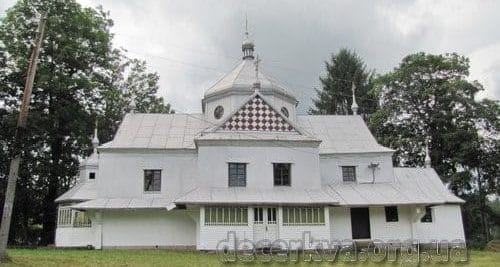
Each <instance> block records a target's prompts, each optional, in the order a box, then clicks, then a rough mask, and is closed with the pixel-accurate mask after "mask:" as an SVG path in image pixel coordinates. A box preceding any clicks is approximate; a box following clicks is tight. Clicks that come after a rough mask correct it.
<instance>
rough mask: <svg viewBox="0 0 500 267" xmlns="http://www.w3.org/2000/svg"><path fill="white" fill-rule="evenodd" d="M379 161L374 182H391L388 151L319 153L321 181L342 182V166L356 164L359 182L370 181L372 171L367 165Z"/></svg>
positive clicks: (392, 178) (326, 182) (390, 163)
mask: <svg viewBox="0 0 500 267" xmlns="http://www.w3.org/2000/svg"><path fill="white" fill-rule="evenodd" d="M370 163H379V164H380V165H379V169H377V170H376V172H375V182H376V183H377V182H393V181H394V179H395V177H394V168H393V166H392V159H391V154H390V153H364V154H361V153H359V154H329V155H320V166H321V182H322V184H331V183H339V182H342V166H356V179H357V181H358V182H359V183H371V182H372V179H373V176H372V175H373V173H372V170H371V169H370V168H368V165H369V164H370Z"/></svg>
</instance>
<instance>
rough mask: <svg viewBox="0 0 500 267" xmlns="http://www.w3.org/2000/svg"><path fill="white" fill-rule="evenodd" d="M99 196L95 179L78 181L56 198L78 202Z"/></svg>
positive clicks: (58, 200)
mask: <svg viewBox="0 0 500 267" xmlns="http://www.w3.org/2000/svg"><path fill="white" fill-rule="evenodd" d="M96 197H97V189H96V182H95V181H85V182H81V183H77V184H76V185H75V186H73V187H72V188H71V189H69V190H68V191H66V192H65V193H64V194H62V195H61V196H59V197H58V198H56V200H55V202H56V203H60V202H78V201H85V200H89V199H95V198H96Z"/></svg>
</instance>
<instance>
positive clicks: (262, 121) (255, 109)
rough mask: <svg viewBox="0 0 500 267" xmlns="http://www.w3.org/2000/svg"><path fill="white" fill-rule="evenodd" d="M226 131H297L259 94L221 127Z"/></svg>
mask: <svg viewBox="0 0 500 267" xmlns="http://www.w3.org/2000/svg"><path fill="white" fill-rule="evenodd" d="M219 129H221V130H225V131H264V132H297V130H296V129H295V128H294V127H293V126H292V125H291V124H290V123H288V121H287V120H286V119H285V118H284V117H283V116H282V115H281V114H280V113H279V112H277V111H276V110H274V109H273V108H272V107H271V106H270V105H269V104H267V103H266V102H265V101H264V99H262V97H261V96H260V95H259V94H255V96H254V97H253V98H252V99H250V100H249V101H248V102H247V103H245V104H244V105H243V106H242V107H241V108H240V109H239V110H238V111H236V112H235V113H234V114H233V115H232V116H231V117H230V118H229V119H228V120H226V121H225V122H224V123H223V124H222V125H221V126H220V128H219Z"/></svg>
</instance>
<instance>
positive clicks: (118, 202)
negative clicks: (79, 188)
mask: <svg viewBox="0 0 500 267" xmlns="http://www.w3.org/2000/svg"><path fill="white" fill-rule="evenodd" d="M171 202H172V201H171V200H169V199H167V198H98V199H93V200H89V201H86V202H83V203H79V204H75V205H72V206H71V207H72V208H75V209H82V210H92V209H97V210H99V209H166V208H167V207H168V206H169V204H170V203H171Z"/></svg>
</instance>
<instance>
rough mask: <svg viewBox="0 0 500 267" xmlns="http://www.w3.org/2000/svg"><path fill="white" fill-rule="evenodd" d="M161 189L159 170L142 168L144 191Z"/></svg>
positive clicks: (158, 190)
mask: <svg viewBox="0 0 500 267" xmlns="http://www.w3.org/2000/svg"><path fill="white" fill-rule="evenodd" d="M160 191H161V170H144V192H160Z"/></svg>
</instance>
